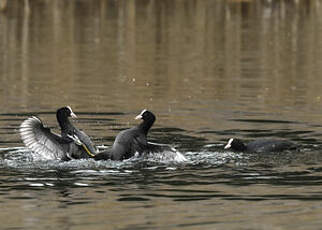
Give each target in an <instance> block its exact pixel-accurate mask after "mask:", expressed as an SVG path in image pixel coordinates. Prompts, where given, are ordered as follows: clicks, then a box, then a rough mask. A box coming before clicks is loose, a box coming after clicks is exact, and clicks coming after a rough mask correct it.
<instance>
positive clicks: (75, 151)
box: [19, 106, 96, 160]
mask: <svg viewBox="0 0 322 230" xmlns="http://www.w3.org/2000/svg"><path fill="white" fill-rule="evenodd" d="M69 117H72V118H77V116H76V115H75V114H74V113H73V111H72V109H71V107H70V106H66V107H62V108H60V109H58V110H57V112H56V118H57V121H58V124H59V126H60V128H61V135H59V134H56V133H54V132H52V131H51V130H50V129H49V128H48V127H45V126H44V124H43V122H42V121H41V120H40V119H39V118H38V117H36V116H32V117H30V118H28V119H26V120H24V121H23V122H22V124H21V125H20V129H19V132H20V136H21V139H22V141H23V143H24V144H25V145H26V146H27V147H28V148H29V149H31V150H32V151H33V152H35V153H37V154H40V155H42V156H44V157H46V158H49V159H61V160H69V159H81V158H90V157H94V155H95V154H96V148H95V146H94V145H93V143H92V141H91V139H90V138H89V136H88V135H86V134H85V133H84V132H83V131H81V130H79V129H77V128H76V127H75V126H74V125H73V124H72V123H71V122H70V120H69Z"/></svg>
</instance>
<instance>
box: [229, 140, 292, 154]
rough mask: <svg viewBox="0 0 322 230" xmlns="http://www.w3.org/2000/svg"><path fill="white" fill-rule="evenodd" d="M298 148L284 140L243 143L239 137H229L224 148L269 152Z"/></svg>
mask: <svg viewBox="0 0 322 230" xmlns="http://www.w3.org/2000/svg"><path fill="white" fill-rule="evenodd" d="M296 148H298V146H297V145H296V144H294V143H293V142H290V141H285V140H274V139H259V140H255V141H251V142H249V143H247V144H244V143H243V142H242V141H241V140H240V139H236V138H231V139H229V141H228V143H227V145H226V146H225V149H232V150H234V151H239V152H254V153H269V152H282V151H285V150H294V149H296Z"/></svg>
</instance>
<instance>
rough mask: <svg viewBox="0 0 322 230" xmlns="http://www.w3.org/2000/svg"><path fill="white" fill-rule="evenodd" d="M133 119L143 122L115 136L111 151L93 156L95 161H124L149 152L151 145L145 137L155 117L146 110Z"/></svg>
mask: <svg viewBox="0 0 322 230" xmlns="http://www.w3.org/2000/svg"><path fill="white" fill-rule="evenodd" d="M135 119H142V120H143V121H142V122H141V123H140V124H139V125H138V126H135V127H133V128H130V129H126V130H123V131H121V132H120V133H119V134H118V135H117V136H116V138H115V141H114V144H113V146H112V147H111V149H108V150H105V151H102V152H100V153H98V154H97V155H95V157H94V158H95V160H108V159H110V160H124V159H128V158H131V157H133V156H134V155H135V154H136V153H138V154H142V153H143V152H145V151H149V148H150V147H151V145H150V144H149V143H148V141H147V135H148V132H149V130H150V128H151V127H152V125H153V123H154V122H155V120H156V118H155V115H154V114H153V113H152V112H150V111H148V110H143V111H142V112H141V113H140V115H138V116H136V117H135Z"/></svg>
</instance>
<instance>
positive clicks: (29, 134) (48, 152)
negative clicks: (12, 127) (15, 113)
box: [19, 116, 67, 159]
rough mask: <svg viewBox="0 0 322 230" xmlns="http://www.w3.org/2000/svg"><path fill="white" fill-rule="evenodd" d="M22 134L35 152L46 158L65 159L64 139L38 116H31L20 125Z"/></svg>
mask: <svg viewBox="0 0 322 230" xmlns="http://www.w3.org/2000/svg"><path fill="white" fill-rule="evenodd" d="M19 132H20V136H21V139H22V141H23V143H24V144H25V145H26V147H28V148H29V149H31V150H32V151H33V152H35V153H37V154H40V155H41V156H43V157H44V158H46V159H63V158H64V157H65V156H66V151H65V150H64V144H67V143H64V141H63V139H62V138H61V137H60V136H59V135H57V134H55V133H52V132H51V131H50V129H49V128H46V127H44V125H43V123H42V121H41V120H40V119H39V118H38V117H35V116H33V117H30V118H28V119H26V120H24V121H23V122H22V124H21V125H20V129H19Z"/></svg>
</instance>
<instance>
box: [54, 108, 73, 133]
mask: <svg viewBox="0 0 322 230" xmlns="http://www.w3.org/2000/svg"><path fill="white" fill-rule="evenodd" d="M56 118H57V121H58V124H59V126H60V128H61V131H62V133H64V132H67V131H69V130H71V129H73V128H74V126H73V125H72V123H71V122H70V121H69V119H68V117H66V116H64V115H63V114H61V113H57V115H56Z"/></svg>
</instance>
